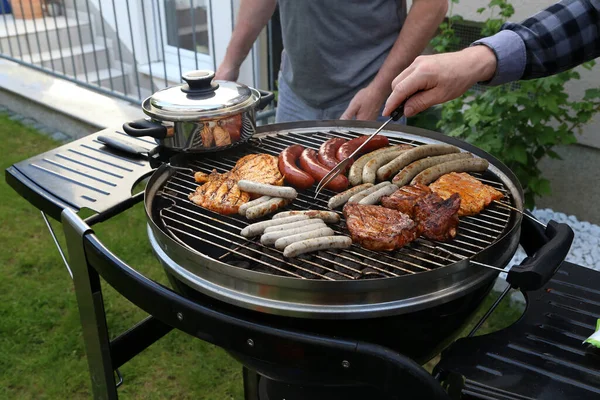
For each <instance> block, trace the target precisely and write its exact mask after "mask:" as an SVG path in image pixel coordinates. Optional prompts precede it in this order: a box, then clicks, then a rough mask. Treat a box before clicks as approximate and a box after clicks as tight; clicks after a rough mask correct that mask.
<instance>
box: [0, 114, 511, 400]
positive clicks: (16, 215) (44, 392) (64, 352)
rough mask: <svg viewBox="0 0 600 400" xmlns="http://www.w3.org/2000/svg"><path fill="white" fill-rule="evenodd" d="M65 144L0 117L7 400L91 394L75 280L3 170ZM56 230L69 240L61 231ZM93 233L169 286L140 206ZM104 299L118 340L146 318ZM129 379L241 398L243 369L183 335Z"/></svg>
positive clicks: (502, 321) (132, 384)
mask: <svg viewBox="0 0 600 400" xmlns="http://www.w3.org/2000/svg"><path fill="white" fill-rule="evenodd" d="M58 145H59V144H58V143H56V142H54V141H53V140H51V139H49V138H47V137H45V136H42V135H40V134H38V133H36V131H35V130H33V129H30V128H27V127H24V126H22V125H20V124H19V123H16V122H13V121H11V120H9V119H8V118H7V117H6V116H5V115H0V154H1V161H0V164H1V165H0V169H1V170H2V172H3V173H2V179H0V199H2V201H0V221H2V223H1V224H0V243H2V247H1V250H0V399H77V398H82V399H87V398H89V397H90V395H91V392H90V380H89V374H88V367H87V362H86V357H85V352H84V348H83V339H82V334H81V327H80V323H79V314H78V311H77V304H76V301H75V295H74V292H73V285H72V282H71V279H70V277H69V275H68V273H67V271H66V270H65V267H64V266H63V265H62V261H61V259H60V257H59V255H58V253H57V252H56V249H55V248H54V245H53V243H52V240H51V238H50V235H49V233H48V232H47V230H46V227H45V225H44V222H43V220H42V218H41V216H40V213H39V211H38V210H37V209H36V208H34V207H33V206H32V205H30V204H29V203H28V202H26V201H25V200H23V199H22V198H21V197H19V196H18V195H17V194H16V193H15V192H14V191H13V190H12V189H11V188H10V187H9V186H8V185H7V184H6V182H5V181H4V169H6V168H7V167H9V166H10V165H12V164H14V163H16V162H18V161H21V160H23V159H26V158H28V157H31V156H34V155H36V154H39V153H42V152H44V151H47V150H50V149H52V148H53V147H56V146H58ZM53 226H54V227H55V230H56V231H58V233H59V236H62V229H61V227H60V224H58V223H54V224H53ZM94 230H95V231H96V233H97V234H98V236H99V237H100V238H101V239H102V240H103V242H104V243H105V244H106V245H107V246H108V247H109V248H110V249H111V250H112V251H113V252H114V253H115V254H116V255H118V256H119V257H120V258H122V259H123V260H124V261H126V262H128V263H130V264H131V265H132V266H135V268H137V269H138V270H139V271H140V272H141V273H143V274H145V275H147V276H149V277H151V278H152V279H155V280H157V281H159V282H161V283H163V284H168V283H167V280H166V278H165V276H164V273H163V271H162V268H161V266H160V265H159V264H158V262H157V261H156V260H155V259H154V256H153V255H152V252H151V249H150V246H149V244H148V240H147V236H146V229H145V215H144V212H143V209H142V207H141V205H138V206H136V207H134V208H133V209H131V210H129V211H127V212H125V213H124V214H123V215H120V216H118V217H116V218H114V219H112V220H110V221H109V222H107V223H105V224H100V225H98V226H96V227H94ZM104 299H105V304H106V309H107V318H108V326H109V331H110V333H111V335H116V334H118V333H120V332H121V331H123V330H124V329H127V328H129V327H130V326H131V325H133V324H134V323H136V322H138V321H139V320H141V319H143V318H144V317H145V314H144V313H143V312H141V311H140V310H139V309H137V308H136V307H134V306H133V305H132V304H131V303H129V302H128V301H127V300H124V299H123V298H122V297H120V296H119V295H118V294H117V293H116V292H115V291H114V290H112V289H111V288H110V287H108V285H104ZM492 300H493V299H492V298H488V299H487V301H486V303H485V304H484V306H483V307H487V306H488V305H489V304H490V303H491V301H492ZM518 315H519V311H518V310H517V309H515V308H511V307H509V306H508V302H505V303H504V304H503V305H502V306H501V309H500V310H499V311H498V312H497V313H495V314H494V316H493V318H492V320H490V322H489V323H488V324H486V329H496V328H498V327H501V326H505V325H507V324H508V323H509V321H514V320H515V319H516V318H517V317H518ZM484 332H485V331H484ZM121 373H122V374H123V376H124V379H125V382H124V384H123V386H122V387H121V388H120V389H119V395H120V398H122V399H131V398H135V399H155V398H156V399H158V398H177V399H187V398H190V399H191V398H194V399H242V398H243V393H242V378H241V366H240V365H239V364H238V363H237V362H236V361H234V360H233V359H232V358H231V357H229V356H228V355H227V354H226V353H225V352H224V351H223V350H221V349H219V348H216V347H214V346H212V345H209V344H206V343H204V342H202V341H200V340H198V339H195V338H192V337H190V336H188V335H186V334H184V333H181V332H171V333H169V334H168V335H167V336H165V337H164V338H163V339H161V340H160V341H158V342H157V343H156V344H154V345H153V346H152V347H150V348H149V349H148V350H146V351H145V352H143V353H142V354H140V355H139V356H137V357H136V358H134V359H133V360H131V361H130V362H128V363H127V364H125V365H124V366H123V367H122V368H121Z"/></svg>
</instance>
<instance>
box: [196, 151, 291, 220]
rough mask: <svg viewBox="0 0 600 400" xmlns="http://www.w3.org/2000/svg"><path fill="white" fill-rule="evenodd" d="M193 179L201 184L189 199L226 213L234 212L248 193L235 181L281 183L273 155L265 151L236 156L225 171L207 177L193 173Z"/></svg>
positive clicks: (244, 200) (281, 178)
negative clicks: (236, 158)
mask: <svg viewBox="0 0 600 400" xmlns="http://www.w3.org/2000/svg"><path fill="white" fill-rule="evenodd" d="M194 178H195V179H196V180H197V181H200V182H205V183H204V184H203V185H201V186H198V188H197V189H196V191H195V192H194V193H191V194H190V195H189V199H190V200H191V201H193V202H194V203H196V204H197V205H199V206H201V207H204V208H207V209H209V210H212V211H216V212H218V213H219V214H226V215H228V214H236V213H237V212H238V209H239V207H240V206H241V205H242V204H244V203H247V202H248V201H249V200H250V194H249V193H246V192H243V191H241V190H240V188H239V187H238V185H237V182H238V181H239V180H241V179H248V180H251V181H253V182H259V183H266V184H269V185H279V186H281V185H282V184H283V176H282V175H281V173H280V172H279V167H278V166H277V157H273V156H270V155H268V154H249V155H247V156H244V157H242V158H240V159H239V160H238V162H237V163H236V164H235V167H234V168H233V169H232V170H231V171H229V172H226V173H224V174H220V173H218V172H216V171H213V172H211V173H210V174H209V175H208V176H206V174H202V173H196V174H195V175H194Z"/></svg>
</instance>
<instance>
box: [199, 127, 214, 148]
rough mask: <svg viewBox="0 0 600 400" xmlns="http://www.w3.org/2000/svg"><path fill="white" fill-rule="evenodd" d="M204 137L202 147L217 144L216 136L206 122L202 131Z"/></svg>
mask: <svg viewBox="0 0 600 400" xmlns="http://www.w3.org/2000/svg"><path fill="white" fill-rule="evenodd" d="M200 137H201V138H202V147H213V146H214V144H215V137H214V136H213V133H212V129H210V126H209V125H208V124H204V127H203V128H202V132H200Z"/></svg>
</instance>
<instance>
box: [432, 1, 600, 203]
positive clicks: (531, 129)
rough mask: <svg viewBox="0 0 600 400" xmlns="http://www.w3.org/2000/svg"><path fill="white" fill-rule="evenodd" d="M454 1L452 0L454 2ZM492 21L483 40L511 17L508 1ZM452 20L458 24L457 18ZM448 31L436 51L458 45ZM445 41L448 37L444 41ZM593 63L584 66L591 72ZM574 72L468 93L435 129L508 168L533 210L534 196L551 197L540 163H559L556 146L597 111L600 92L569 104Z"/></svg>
mask: <svg viewBox="0 0 600 400" xmlns="http://www.w3.org/2000/svg"><path fill="white" fill-rule="evenodd" d="M457 2H458V0H453V3H457ZM477 11H478V12H479V13H480V14H481V13H484V12H489V13H490V17H489V18H488V19H487V20H486V21H485V23H484V25H483V28H482V31H481V33H482V36H489V35H493V34H495V33H496V32H498V31H499V30H500V28H501V26H502V24H503V23H504V22H506V20H507V19H508V18H509V17H511V16H512V15H513V14H514V8H513V6H512V5H511V4H510V2H509V1H508V0H492V1H490V2H489V3H488V7H487V8H480V9H479V10H477ZM450 18H453V16H451V17H450ZM455 21H456V19H455ZM450 29H451V27H450V28H448V27H446V28H444V29H442V31H441V32H440V35H441V36H445V38H444V40H443V41H442V40H439V39H436V40H434V41H433V43H432V45H433V46H434V47H435V48H436V51H448V50H449V49H450V48H451V47H450V46H446V44H447V43H456V41H453V39H452V38H451V37H450V36H451V35H453V34H454V32H453V31H452V32H450ZM446 36H447V37H446ZM593 65H594V63H593V62H589V63H586V64H584V67H585V68H588V69H590V68H592V66H593ZM579 78H580V76H579V73H578V72H577V71H574V70H570V71H566V72H562V73H560V74H557V75H554V76H551V77H547V78H541V79H535V80H530V81H521V82H520V83H519V85H514V84H513V85H511V84H506V85H501V86H496V87H491V88H488V89H487V90H485V91H473V90H472V91H470V92H468V93H466V94H465V95H463V96H461V97H459V98H457V99H455V100H453V101H450V102H448V103H445V104H444V105H442V111H441V118H440V120H439V121H438V124H437V127H438V129H441V130H442V131H443V132H445V133H447V134H448V135H450V136H456V137H459V138H462V139H464V140H466V141H468V142H469V143H472V144H474V145H475V146H477V147H480V148H481V149H483V150H485V151H487V152H489V153H491V154H492V155H494V156H496V157H498V158H499V159H500V160H501V161H502V162H504V163H505V164H506V165H508V167H509V168H511V169H512V170H513V171H514V172H515V174H516V175H517V177H518V178H519V180H520V182H521V184H522V185H523V188H524V191H525V201H526V206H527V207H533V206H534V205H535V198H536V196H543V195H548V194H550V192H551V191H550V182H549V181H548V180H547V179H545V178H544V177H543V176H542V172H541V171H540V169H539V167H538V164H539V162H540V160H541V159H542V158H544V157H546V156H547V157H551V158H556V159H560V157H559V155H558V154H557V153H556V152H555V151H554V150H553V149H554V147H555V146H557V145H563V144H572V143H575V142H576V141H577V140H576V137H575V132H580V131H581V128H582V126H583V125H584V124H585V123H587V122H588V121H590V119H591V118H592V116H593V115H594V114H596V113H597V112H598V111H600V89H588V90H587V91H586V92H585V96H584V97H583V99H581V100H580V101H574V100H571V99H569V95H568V93H567V92H566V90H565V84H566V83H567V82H569V81H571V80H573V79H579Z"/></svg>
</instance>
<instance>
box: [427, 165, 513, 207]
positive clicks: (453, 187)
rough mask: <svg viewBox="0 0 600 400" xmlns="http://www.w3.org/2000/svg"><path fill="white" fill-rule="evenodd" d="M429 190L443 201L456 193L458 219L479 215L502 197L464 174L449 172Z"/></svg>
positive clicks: (497, 192) (496, 191)
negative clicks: (457, 197) (458, 207)
mask: <svg viewBox="0 0 600 400" xmlns="http://www.w3.org/2000/svg"><path fill="white" fill-rule="evenodd" d="M429 188H430V189H431V190H432V191H434V192H435V193H437V194H439V195H440V197H442V198H443V199H448V198H450V196H452V195H453V194H454V193H458V195H459V196H460V210H459V211H458V216H459V217H462V216H465V215H476V214H479V213H480V212H481V211H482V210H483V209H484V208H485V207H487V206H488V205H489V204H490V203H491V202H492V201H493V200H500V199H501V198H502V197H504V195H503V194H502V193H501V192H499V191H498V190H496V189H494V188H493V187H491V186H488V185H484V184H483V183H481V182H480V181H479V180H477V179H475V178H474V177H473V176H471V175H469V174H467V173H466V172H462V173H456V172H451V173H449V174H446V175H443V176H442V177H441V178H439V179H438V180H437V181H435V182H434V183H432V184H431V185H429Z"/></svg>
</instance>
